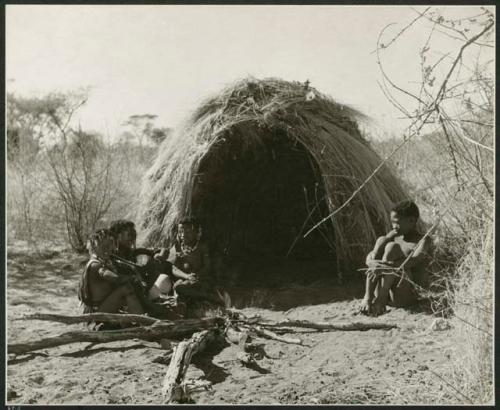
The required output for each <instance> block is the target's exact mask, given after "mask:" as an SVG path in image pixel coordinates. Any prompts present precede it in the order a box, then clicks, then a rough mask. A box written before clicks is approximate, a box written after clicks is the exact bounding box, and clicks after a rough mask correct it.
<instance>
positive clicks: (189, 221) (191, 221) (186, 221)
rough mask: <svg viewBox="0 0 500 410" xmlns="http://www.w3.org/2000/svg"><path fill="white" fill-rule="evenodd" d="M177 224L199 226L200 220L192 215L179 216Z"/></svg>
mask: <svg viewBox="0 0 500 410" xmlns="http://www.w3.org/2000/svg"><path fill="white" fill-rule="evenodd" d="M179 225H192V226H193V227H195V228H199V227H200V225H201V223H200V220H199V219H198V218H195V217H194V216H185V217H183V218H181V220H180V221H179Z"/></svg>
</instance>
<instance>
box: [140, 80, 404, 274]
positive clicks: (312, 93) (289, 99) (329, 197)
mask: <svg viewBox="0 0 500 410" xmlns="http://www.w3.org/2000/svg"><path fill="white" fill-rule="evenodd" d="M362 118H363V116H362V114H360V113H359V112H357V111H356V110H354V109H352V108H349V107H347V106H345V105H342V104H339V103H337V102H335V101H334V100H332V99H331V98H329V97H328V96H326V95H323V94H321V93H319V92H318V91H317V90H315V89H314V88H311V87H309V85H308V84H307V83H305V84H304V83H299V82H287V81H283V80H280V79H274V78H270V79H264V80H257V79H254V78H248V79H244V80H241V81H238V82H236V83H235V84H233V85H231V86H229V87H227V88H225V89H224V90H222V92H221V93H220V94H218V95H216V96H214V97H213V98H210V99H208V100H207V101H205V102H204V103H203V104H201V106H200V107H198V109H197V110H196V111H195V112H194V113H193V114H192V115H191V116H190V118H188V120H187V121H186V122H185V123H184V124H183V125H182V126H181V127H179V128H178V129H177V131H176V132H175V133H174V135H172V136H171V137H169V138H168V139H167V140H166V141H164V142H163V143H162V145H161V146H160V148H159V152H158V155H157V158H156V160H155V162H154V163H153V165H152V166H151V168H150V169H149V171H148V172H147V174H146V176H145V178H144V183H143V191H142V194H141V204H140V208H139V225H140V226H141V234H142V236H143V237H142V239H143V240H144V241H145V242H146V243H148V244H149V245H154V246H158V245H166V244H167V243H168V242H169V241H171V239H172V238H173V237H174V235H175V232H174V231H175V226H176V223H177V222H178V221H179V219H180V218H182V217H183V216H186V215H195V216H197V217H199V218H201V219H202V221H203V223H204V237H205V239H206V240H207V241H208V242H209V244H210V247H211V249H212V254H213V255H215V256H216V257H217V256H218V257H219V258H218V260H219V261H222V263H223V265H224V266H236V265H234V264H235V263H236V264H237V262H238V261H239V262H240V263H239V265H238V266H239V270H240V273H242V272H241V270H245V271H246V272H247V273H252V272H253V273H252V275H254V277H257V276H255V273H256V272H263V267H264V266H265V267H266V269H265V272H266V273H265V274H266V275H268V274H269V269H270V267H274V268H278V267H280V266H281V267H286V270H287V271H290V270H293V269H291V268H293V267H294V266H295V267H297V266H299V265H300V266H302V271H301V273H300V274H306V275H309V272H310V271H311V269H312V266H313V265H314V266H319V265H318V263H319V264H320V265H321V270H322V271H323V272H327V273H328V274H330V275H331V274H332V273H334V272H335V271H339V269H340V270H342V271H344V272H345V271H350V272H353V269H354V268H356V267H359V266H360V265H361V264H362V262H363V261H364V257H365V255H366V253H367V251H368V249H369V247H370V246H372V245H373V243H374V241H375V239H376V237H377V236H378V235H380V234H381V233H383V232H384V230H385V229H386V227H387V226H388V223H389V221H388V215H387V214H388V209H390V207H391V206H392V205H393V204H394V202H396V201H399V200H401V199H403V198H404V197H405V194H404V192H403V190H402V188H401V186H400V183H399V182H398V180H397V179H396V178H395V177H394V176H393V175H392V174H391V172H390V171H389V170H388V169H386V168H383V169H381V170H380V172H378V173H377V174H376V176H375V177H374V178H373V179H371V181H370V182H369V183H368V184H367V185H366V186H365V187H364V188H363V189H362V190H361V191H360V192H359V194H358V195H357V196H356V197H355V198H354V200H353V201H352V202H351V203H350V204H349V205H348V206H346V207H345V208H343V209H342V210H341V211H340V212H339V213H338V214H337V215H336V216H335V217H334V218H333V219H332V218H330V219H329V220H328V221H327V222H325V223H323V224H322V225H321V226H320V227H319V228H318V229H316V230H314V231H313V232H312V233H311V234H310V235H308V236H307V237H305V238H304V233H305V232H307V231H308V230H309V229H310V228H311V227H312V226H314V224H315V223H317V222H318V221H319V220H321V219H322V218H323V217H325V216H327V215H329V213H331V212H332V211H334V210H335V209H336V208H338V207H339V206H340V205H342V204H343V203H344V201H345V200H347V199H348V198H349V196H351V194H352V193H353V191H354V190H355V189H356V188H358V187H359V185H360V184H362V183H363V181H364V180H365V178H366V177H368V175H370V174H371V172H372V171H373V170H374V168H375V167H377V165H379V164H380V161H381V159H380V158H379V156H378V155H377V154H376V153H375V152H374V151H373V150H372V149H371V147H370V145H369V144H368V142H367V141H366V140H364V138H363V137H362V135H361V133H360V131H359V128H358V121H359V120H360V119H362ZM322 262H324V264H321V263H322ZM244 268H245V269H244ZM243 275H245V274H243Z"/></svg>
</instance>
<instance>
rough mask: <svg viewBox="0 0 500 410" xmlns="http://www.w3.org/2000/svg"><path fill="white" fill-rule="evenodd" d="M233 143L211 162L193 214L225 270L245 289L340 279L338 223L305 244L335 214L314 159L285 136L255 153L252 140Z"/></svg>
mask: <svg viewBox="0 0 500 410" xmlns="http://www.w3.org/2000/svg"><path fill="white" fill-rule="evenodd" d="M232 132H233V134H234V133H237V132H238V130H233V131H232ZM241 132H243V131H241ZM232 137H233V138H227V140H226V141H225V142H224V143H221V144H220V145H219V146H217V145H216V146H214V147H213V148H212V149H211V150H210V151H209V153H208V154H207V155H206V156H205V157H204V160H203V161H202V163H201V164H200V168H199V174H198V178H197V181H196V183H195V186H194V190H193V196H192V206H193V211H194V213H195V214H197V215H200V216H201V217H202V218H203V220H204V224H205V227H206V228H205V230H206V235H207V238H208V240H209V241H210V244H211V247H212V249H213V251H214V254H215V255H219V256H222V255H223V258H222V259H223V261H224V268H225V270H226V271H227V272H229V275H230V276H231V277H232V278H233V279H234V278H238V280H237V283H238V284H240V285H243V284H247V285H253V286H256V285H259V286H265V285H267V286H274V285H277V286H280V285H285V284H287V283H291V282H300V283H302V284H307V283H312V282H313V281H315V280H317V279H319V278H321V277H325V276H329V277H332V276H333V275H334V270H335V266H336V258H335V246H334V235H333V229H332V226H331V224H328V223H327V224H324V225H322V227H321V228H320V229H317V230H316V231H314V232H313V233H311V234H310V235H309V236H308V237H307V238H303V234H304V233H305V232H306V231H307V230H308V229H309V228H310V227H312V226H313V225H314V223H316V222H318V221H319V220H320V219H321V218H322V217H324V216H325V215H327V213H328V207H327V204H326V200H325V189H324V186H323V183H322V179H321V178H320V174H319V169H318V166H317V164H316V163H315V161H314V160H313V158H312V157H311V156H310V154H309V153H308V152H307V151H306V149H305V148H304V146H303V145H302V144H300V143H296V142H294V141H292V140H291V139H290V138H289V137H287V136H286V135H285V134H284V133H283V132H273V135H272V136H265V137H263V138H262V139H261V141H262V143H261V144H259V145H258V146H255V145H254V144H251V147H249V148H245V147H243V146H242V142H241V141H244V140H245V138H249V136H245V135H237V136H234V135H233V136H232ZM250 138H253V136H250ZM219 269H220V268H219Z"/></svg>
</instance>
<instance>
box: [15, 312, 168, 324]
mask: <svg viewBox="0 0 500 410" xmlns="http://www.w3.org/2000/svg"><path fill="white" fill-rule="evenodd" d="M17 320H47V321H50V322H61V323H66V324H75V323H87V322H106V323H114V324H118V325H126V324H131V323H137V324H139V323H140V324H143V325H152V324H154V323H156V322H158V319H155V318H153V317H149V316H144V315H132V314H123V313H89V314H85V315H77V316H66V315H58V314H54V313H34V314H32V315H28V316H24V317H21V318H17Z"/></svg>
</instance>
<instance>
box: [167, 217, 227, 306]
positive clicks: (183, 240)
mask: <svg viewBox="0 0 500 410" xmlns="http://www.w3.org/2000/svg"><path fill="white" fill-rule="evenodd" d="M168 261H169V262H170V263H171V264H172V276H173V279H174V280H175V283H174V285H173V288H174V292H175V293H176V294H177V295H178V296H179V297H180V298H181V299H182V300H187V301H190V302H193V301H198V302H202V301H208V302H212V303H215V304H217V305H221V304H222V305H223V304H224V303H223V301H222V299H221V298H218V297H217V296H216V289H215V281H214V277H213V276H212V270H211V269H212V265H211V260H210V254H209V250H208V245H207V243H206V242H204V241H203V239H202V227H201V224H200V222H199V221H198V220H197V219H195V218H191V217H187V218H184V219H182V220H181V221H180V222H179V224H178V227H177V238H176V241H175V243H174V245H173V246H172V248H171V249H170V254H169V257H168Z"/></svg>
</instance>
